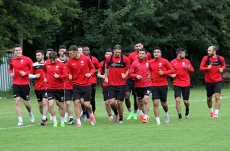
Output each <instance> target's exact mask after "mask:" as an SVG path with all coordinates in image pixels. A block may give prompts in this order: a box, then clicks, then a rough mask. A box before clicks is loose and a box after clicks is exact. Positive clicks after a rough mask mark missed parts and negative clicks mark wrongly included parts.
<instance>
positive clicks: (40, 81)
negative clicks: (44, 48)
mask: <svg viewBox="0 0 230 151" xmlns="http://www.w3.org/2000/svg"><path fill="white" fill-rule="evenodd" d="M43 68H44V63H38V62H35V63H34V64H33V67H32V68H31V71H30V74H33V75H35V74H40V77H39V78H36V79H35V84H34V90H44V89H45V88H46V84H45V82H44V77H43Z"/></svg>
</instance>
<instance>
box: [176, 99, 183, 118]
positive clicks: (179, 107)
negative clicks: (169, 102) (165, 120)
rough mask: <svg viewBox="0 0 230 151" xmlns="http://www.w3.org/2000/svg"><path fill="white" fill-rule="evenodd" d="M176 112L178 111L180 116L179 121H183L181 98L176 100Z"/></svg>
mask: <svg viewBox="0 0 230 151" xmlns="http://www.w3.org/2000/svg"><path fill="white" fill-rule="evenodd" d="M176 110H177V114H178V119H179V120H181V119H182V115H181V106H180V97H177V98H176Z"/></svg>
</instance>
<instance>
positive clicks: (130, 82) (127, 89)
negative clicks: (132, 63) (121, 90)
mask: <svg viewBox="0 0 230 151" xmlns="http://www.w3.org/2000/svg"><path fill="white" fill-rule="evenodd" d="M134 82H135V81H134V80H133V79H131V78H129V79H127V80H126V87H125V92H131V91H132V94H133V95H136V90H135V84H134Z"/></svg>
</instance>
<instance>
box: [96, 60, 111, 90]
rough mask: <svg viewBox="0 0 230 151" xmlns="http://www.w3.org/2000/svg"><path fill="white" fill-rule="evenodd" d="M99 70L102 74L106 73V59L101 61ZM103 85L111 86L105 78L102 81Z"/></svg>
mask: <svg viewBox="0 0 230 151" xmlns="http://www.w3.org/2000/svg"><path fill="white" fill-rule="evenodd" d="M98 72H100V73H101V75H104V74H105V61H101V62H100V64H99V69H98ZM102 85H103V86H109V85H108V83H107V82H105V80H104V81H103V83H102Z"/></svg>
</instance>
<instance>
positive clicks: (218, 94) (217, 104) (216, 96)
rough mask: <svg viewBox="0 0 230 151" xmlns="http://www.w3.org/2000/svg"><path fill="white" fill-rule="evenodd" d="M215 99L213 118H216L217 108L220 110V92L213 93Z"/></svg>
mask: <svg viewBox="0 0 230 151" xmlns="http://www.w3.org/2000/svg"><path fill="white" fill-rule="evenodd" d="M214 95H215V100H216V104H215V115H214V117H215V118H218V114H219V110H220V105H221V101H220V93H215V94H214Z"/></svg>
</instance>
